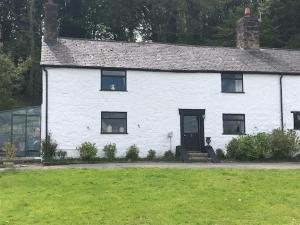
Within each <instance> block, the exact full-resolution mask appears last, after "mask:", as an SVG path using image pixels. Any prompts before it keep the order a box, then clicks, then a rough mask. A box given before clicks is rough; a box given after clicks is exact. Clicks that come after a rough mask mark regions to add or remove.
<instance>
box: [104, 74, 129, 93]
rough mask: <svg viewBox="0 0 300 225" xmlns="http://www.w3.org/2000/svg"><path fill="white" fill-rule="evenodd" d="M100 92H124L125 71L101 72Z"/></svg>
mask: <svg viewBox="0 0 300 225" xmlns="http://www.w3.org/2000/svg"><path fill="white" fill-rule="evenodd" d="M101 91H126V71H124V70H102V71H101Z"/></svg>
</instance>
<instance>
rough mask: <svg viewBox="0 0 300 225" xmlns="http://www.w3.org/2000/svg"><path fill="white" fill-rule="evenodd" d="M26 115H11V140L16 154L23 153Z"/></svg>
mask: <svg viewBox="0 0 300 225" xmlns="http://www.w3.org/2000/svg"><path fill="white" fill-rule="evenodd" d="M25 126H26V115H13V139H12V142H13V144H14V145H15V147H16V149H17V155H18V152H24V151H25V129H26V127H25Z"/></svg>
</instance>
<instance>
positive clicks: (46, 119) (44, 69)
mask: <svg viewBox="0 0 300 225" xmlns="http://www.w3.org/2000/svg"><path fill="white" fill-rule="evenodd" d="M43 71H44V72H45V75H46V99H45V101H46V118H45V123H46V124H45V125H46V126H45V128H46V140H48V70H47V69H46V68H43Z"/></svg>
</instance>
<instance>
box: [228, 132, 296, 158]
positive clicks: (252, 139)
mask: <svg viewBox="0 0 300 225" xmlns="http://www.w3.org/2000/svg"><path fill="white" fill-rule="evenodd" d="M299 150H300V139H299V136H298V135H297V133H296V132H295V131H294V130H287V131H282V130H281V129H275V130H273V131H272V133H270V134H268V133H258V134H256V135H246V136H240V137H238V138H233V139H232V140H231V141H230V142H229V143H228V145H227V157H228V158H230V159H237V160H263V159H291V158H292V157H293V156H294V155H295V154H296V153H297V152H299Z"/></svg>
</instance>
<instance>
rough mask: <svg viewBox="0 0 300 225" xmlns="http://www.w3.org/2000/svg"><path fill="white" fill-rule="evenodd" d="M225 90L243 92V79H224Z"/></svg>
mask: <svg viewBox="0 0 300 225" xmlns="http://www.w3.org/2000/svg"><path fill="white" fill-rule="evenodd" d="M222 91H223V92H243V81H242V80H233V79H222Z"/></svg>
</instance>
